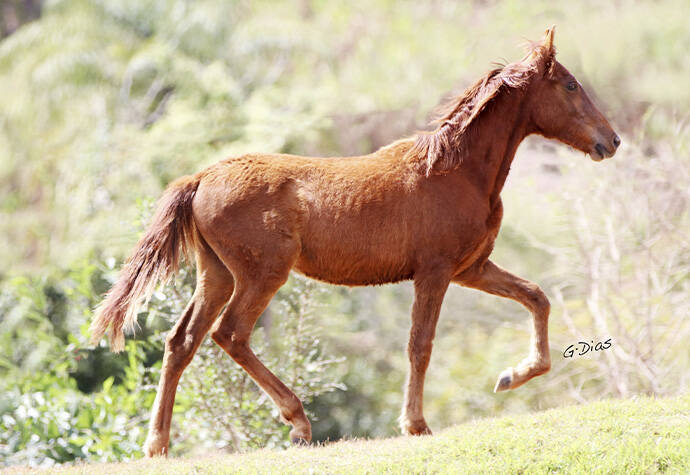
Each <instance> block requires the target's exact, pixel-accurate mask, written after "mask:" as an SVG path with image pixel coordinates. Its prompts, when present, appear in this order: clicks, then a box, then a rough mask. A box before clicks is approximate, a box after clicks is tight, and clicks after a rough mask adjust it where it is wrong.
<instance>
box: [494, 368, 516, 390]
mask: <svg viewBox="0 0 690 475" xmlns="http://www.w3.org/2000/svg"><path fill="white" fill-rule="evenodd" d="M512 383H513V368H508V369H505V370H503V372H502V373H501V374H500V375H499V376H498V381H496V386H495V387H494V392H495V393H497V392H500V391H507V390H508V389H510V385H511V384H512Z"/></svg>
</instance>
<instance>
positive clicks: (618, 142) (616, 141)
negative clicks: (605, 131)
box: [613, 135, 621, 148]
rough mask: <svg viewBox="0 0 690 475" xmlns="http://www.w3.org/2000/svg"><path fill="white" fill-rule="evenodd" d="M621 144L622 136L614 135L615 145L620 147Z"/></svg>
mask: <svg viewBox="0 0 690 475" xmlns="http://www.w3.org/2000/svg"><path fill="white" fill-rule="evenodd" d="M620 144H621V138H620V137H619V136H618V135H614V136H613V146H614V147H616V148H618V146H619V145H620Z"/></svg>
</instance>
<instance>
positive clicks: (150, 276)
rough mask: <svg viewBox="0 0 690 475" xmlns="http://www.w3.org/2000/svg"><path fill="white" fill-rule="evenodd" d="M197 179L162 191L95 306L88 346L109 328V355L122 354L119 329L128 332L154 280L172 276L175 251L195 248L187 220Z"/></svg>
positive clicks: (192, 228)
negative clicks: (150, 217) (149, 219)
mask: <svg viewBox="0 0 690 475" xmlns="http://www.w3.org/2000/svg"><path fill="white" fill-rule="evenodd" d="M200 180H201V177H200V175H194V176H186V177H182V178H180V179H178V180H176V181H174V182H173V183H171V184H170V185H169V186H168V188H167V189H166V190H165V193H164V194H163V196H162V197H161V199H160V201H159V203H158V208H157V210H156V214H155V216H154V218H153V222H152V223H151V225H150V226H149V228H148V230H147V231H146V234H144V236H143V237H142V238H141V240H140V241H139V242H138V243H137V245H136V247H135V248H134V252H133V254H132V256H131V257H130V258H129V259H128V260H127V262H126V263H125V265H124V267H123V268H122V271H121V272H120V276H119V277H118V280H117V282H116V283H115V285H113V287H112V288H111V289H110V291H108V293H107V294H106V296H105V299H104V300H103V302H102V303H101V304H100V305H99V306H98V307H97V308H96V313H95V317H94V320H93V322H92V323H91V342H92V343H94V344H96V343H98V342H99V341H100V340H101V338H102V337H103V335H104V334H105V332H106V331H107V330H108V328H110V347H111V349H112V351H116V352H117V351H122V350H123V349H124V346H125V336H124V333H123V327H124V328H125V329H126V330H128V331H133V330H134V327H135V325H136V321H137V308H138V307H139V306H140V305H141V304H142V303H143V302H144V301H146V300H147V299H148V298H149V297H150V296H151V294H152V293H153V290H154V288H155V286H156V284H157V283H158V282H159V281H160V280H165V279H167V278H168V277H170V275H171V274H174V273H175V272H177V270H178V266H179V259H180V253H182V254H184V255H185V256H188V255H189V252H190V251H191V250H192V249H194V248H195V247H196V243H197V236H198V233H197V231H196V226H195V224H194V219H193V217H192V200H193V199H194V195H195V193H196V190H197V187H198V186H199V181H200Z"/></svg>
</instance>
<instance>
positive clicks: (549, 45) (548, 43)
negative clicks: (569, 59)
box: [541, 25, 556, 56]
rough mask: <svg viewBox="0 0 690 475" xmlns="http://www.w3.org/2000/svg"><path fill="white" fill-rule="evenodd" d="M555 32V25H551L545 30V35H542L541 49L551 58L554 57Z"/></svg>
mask: <svg viewBox="0 0 690 475" xmlns="http://www.w3.org/2000/svg"><path fill="white" fill-rule="evenodd" d="M555 32H556V25H553V26H552V27H551V28H548V29H547V30H546V33H545V34H544V40H543V41H542V42H541V45H542V47H543V48H544V50H545V51H547V52H548V53H549V54H550V55H551V56H555V55H556V48H554V46H553V35H554V33H555Z"/></svg>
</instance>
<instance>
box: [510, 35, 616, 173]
mask: <svg viewBox="0 0 690 475" xmlns="http://www.w3.org/2000/svg"><path fill="white" fill-rule="evenodd" d="M553 35H554V28H553V27H552V28H550V29H548V30H546V35H545V37H544V40H543V41H542V42H541V43H539V44H537V45H535V46H533V48H532V51H531V53H530V54H529V55H528V56H527V57H526V58H525V59H524V60H523V62H529V63H531V64H530V66H531V67H534V68H536V70H537V74H536V80H534V81H532V83H531V84H530V89H531V91H530V92H531V94H530V98H531V104H530V111H531V114H530V122H531V132H533V133H537V134H540V135H543V136H545V137H548V138H554V139H557V140H560V141H561V142H564V143H566V144H568V145H570V146H572V147H575V148H576V149H578V150H581V151H583V152H585V153H588V154H589V155H590V156H591V157H592V159H593V160H596V161H600V160H603V159H604V158H607V157H612V156H613V154H615V153H616V149H617V148H618V146H619V145H620V143H621V139H620V137H618V135H617V134H616V133H615V132H614V131H613V129H612V128H611V125H610V124H609V123H608V121H607V120H606V118H605V117H604V116H603V114H602V113H601V112H599V110H598V109H597V108H596V106H595V105H594V104H593V103H592V101H591V99H590V98H589V96H587V93H586V92H585V90H584V89H583V88H582V85H581V84H580V83H579V82H578V81H577V79H575V77H574V76H573V75H572V74H570V72H569V71H568V70H567V69H566V68H565V67H564V66H563V65H562V64H561V63H559V62H558V61H556V50H555V48H554V46H553Z"/></svg>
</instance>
